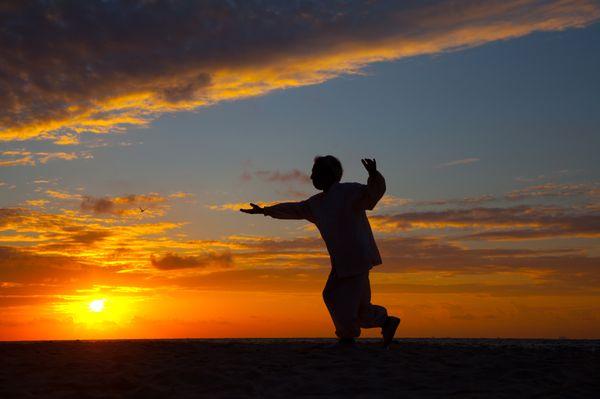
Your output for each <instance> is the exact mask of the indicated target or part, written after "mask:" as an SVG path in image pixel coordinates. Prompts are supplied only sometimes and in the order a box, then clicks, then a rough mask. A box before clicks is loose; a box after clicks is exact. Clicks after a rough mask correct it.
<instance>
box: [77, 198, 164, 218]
mask: <svg viewBox="0 0 600 399" xmlns="http://www.w3.org/2000/svg"><path fill="white" fill-rule="evenodd" d="M166 202H167V198H165V197H163V196H161V195H159V194H156V193H150V194H130V195H126V196H123V197H101V198H96V197H92V196H83V198H82V201H81V205H80V209H81V210H82V211H86V212H92V213H95V214H99V215H101V214H106V215H125V216H131V215H140V214H142V213H146V212H148V213H147V214H153V215H155V216H156V215H157V214H161V215H162V214H163V213H164V208H165V207H166ZM142 210H143V212H142Z"/></svg>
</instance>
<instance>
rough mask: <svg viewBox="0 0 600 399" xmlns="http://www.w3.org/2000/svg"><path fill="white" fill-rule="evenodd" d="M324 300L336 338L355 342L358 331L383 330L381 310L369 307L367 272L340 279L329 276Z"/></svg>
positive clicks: (383, 312) (370, 305) (324, 291)
mask: <svg viewBox="0 0 600 399" xmlns="http://www.w3.org/2000/svg"><path fill="white" fill-rule="evenodd" d="M323 300H324V301H325V305H327V310H329V314H330V315H331V319H332V320H333V324H334V325H335V335H337V336H338V337H339V338H356V337H359V336H360V329H361V328H373V327H382V326H383V324H384V323H385V320H386V319H387V310H386V309H385V308H384V307H383V306H379V305H373V304H371V283H370V281H369V272H368V271H367V272H365V273H362V274H359V275H356V276H351V277H343V278H340V277H339V276H337V275H336V274H335V272H334V271H331V273H329V277H328V278H327V283H326V284H325V288H324V289H323Z"/></svg>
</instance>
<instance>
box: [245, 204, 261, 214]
mask: <svg viewBox="0 0 600 399" xmlns="http://www.w3.org/2000/svg"><path fill="white" fill-rule="evenodd" d="M250 206H251V207H252V208H251V209H240V211H242V212H244V213H250V214H252V215H255V214H263V213H264V211H263V209H262V208H261V207H260V206H258V205H256V204H253V203H250Z"/></svg>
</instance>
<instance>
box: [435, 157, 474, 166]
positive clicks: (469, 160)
mask: <svg viewBox="0 0 600 399" xmlns="http://www.w3.org/2000/svg"><path fill="white" fill-rule="evenodd" d="M475 162H479V158H465V159H457V160H456V161H450V162H446V163H441V164H439V165H437V168H447V167H449V166H456V165H468V164H470V163H475Z"/></svg>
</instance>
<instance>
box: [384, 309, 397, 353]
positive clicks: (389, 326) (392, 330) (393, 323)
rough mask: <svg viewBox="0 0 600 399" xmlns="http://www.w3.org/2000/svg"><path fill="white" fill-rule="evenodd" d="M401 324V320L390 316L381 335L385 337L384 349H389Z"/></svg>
mask: <svg viewBox="0 0 600 399" xmlns="http://www.w3.org/2000/svg"><path fill="white" fill-rule="evenodd" d="M399 324H400V319H399V318H398V317H394V316H388V318H387V319H386V320H385V323H384V324H383V327H381V335H383V347H384V348H388V347H389V346H390V344H391V343H392V340H393V339H394V334H396V329H397V328H398V325H399Z"/></svg>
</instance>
